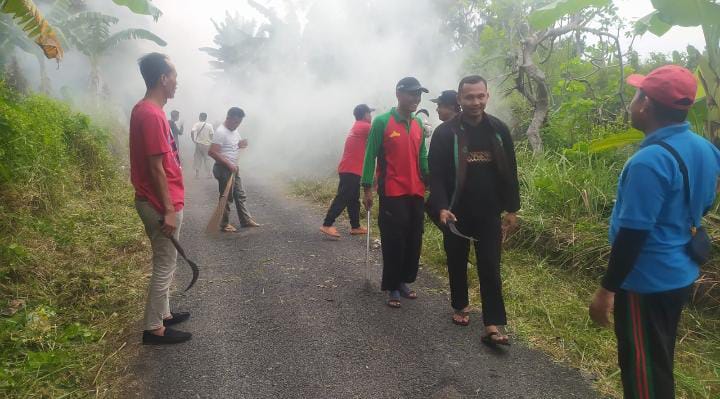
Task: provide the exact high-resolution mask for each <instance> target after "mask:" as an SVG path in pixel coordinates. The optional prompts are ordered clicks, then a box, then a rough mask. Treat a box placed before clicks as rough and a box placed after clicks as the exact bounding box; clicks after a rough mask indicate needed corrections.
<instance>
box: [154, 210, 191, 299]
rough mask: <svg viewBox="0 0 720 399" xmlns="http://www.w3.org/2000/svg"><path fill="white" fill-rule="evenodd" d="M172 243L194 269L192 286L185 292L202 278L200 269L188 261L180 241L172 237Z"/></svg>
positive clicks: (189, 286)
mask: <svg viewBox="0 0 720 399" xmlns="http://www.w3.org/2000/svg"><path fill="white" fill-rule="evenodd" d="M162 223H163V221H162V220H161V221H160V224H162ZM169 238H170V241H172V243H173V245H174V246H175V249H176V250H177V251H178V253H179V254H180V256H182V258H183V259H185V262H187V264H188V265H189V266H190V269H192V280H190V284H189V285H188V286H187V288H185V292H187V290H189V289H190V288H192V286H193V285H195V282H196V281H197V279H198V277H199V276H200V269H199V268H198V265H197V263H195V262H193V261H191V260H190V259H188V257H187V255H185V250H183V247H182V246H180V243H179V242H178V240H176V239H175V237H174V236H170V237H169Z"/></svg>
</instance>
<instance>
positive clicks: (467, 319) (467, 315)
mask: <svg viewBox="0 0 720 399" xmlns="http://www.w3.org/2000/svg"><path fill="white" fill-rule="evenodd" d="M455 316H460V317H462V319H461V320H458V319H457V318H455ZM452 322H453V323H454V324H456V325H458V326H462V327H467V326H468V324H470V313H469V312H463V311H457V310H456V311H455V312H454V313H453V318H452Z"/></svg>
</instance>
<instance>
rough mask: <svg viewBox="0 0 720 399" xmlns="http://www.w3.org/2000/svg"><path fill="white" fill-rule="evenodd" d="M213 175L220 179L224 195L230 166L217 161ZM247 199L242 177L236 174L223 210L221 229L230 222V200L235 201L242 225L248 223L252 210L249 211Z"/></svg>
mask: <svg viewBox="0 0 720 399" xmlns="http://www.w3.org/2000/svg"><path fill="white" fill-rule="evenodd" d="M213 175H214V176H215V178H216V179H217V181H218V189H219V191H220V195H223V193H224V192H225V186H226V185H227V182H228V180H230V176H231V175H232V172H231V171H230V170H229V169H228V168H226V167H225V165H221V164H219V163H215V166H213ZM246 200H247V196H246V195H245V188H244V187H243V184H242V179H241V178H240V176H238V175H237V174H236V175H235V180H234V182H233V185H232V188H231V189H230V194H229V195H228V200H227V202H226V203H225V211H224V212H223V217H222V220H221V221H220V228H221V229H222V228H224V227H225V226H227V225H228V223H229V219H230V218H229V216H230V202H234V203H235V208H236V209H237V214H238V220H239V221H240V225H241V226H244V225H246V224H247V223H248V222H249V221H250V220H252V216H251V215H250V211H248V209H247V206H245V201H246Z"/></svg>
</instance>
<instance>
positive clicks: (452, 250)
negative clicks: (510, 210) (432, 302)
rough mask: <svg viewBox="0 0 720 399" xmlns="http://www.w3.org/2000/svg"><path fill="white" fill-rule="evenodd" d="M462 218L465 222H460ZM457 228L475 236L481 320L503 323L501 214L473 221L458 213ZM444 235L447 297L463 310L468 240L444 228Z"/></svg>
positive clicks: (466, 296) (466, 286)
mask: <svg viewBox="0 0 720 399" xmlns="http://www.w3.org/2000/svg"><path fill="white" fill-rule="evenodd" d="M464 220H465V221H467V223H463V221H464ZM457 227H458V230H460V232H462V233H463V234H465V235H469V236H471V237H474V238H477V239H478V241H476V242H475V259H476V262H475V263H476V265H477V273H478V278H479V280H480V297H481V300H482V315H483V323H484V324H485V325H486V326H489V325H496V326H504V325H505V324H507V317H506V315H505V301H504V300H503V296H502V281H501V279H500V253H501V251H502V231H501V222H500V215H497V216H489V217H487V218H485V219H479V220H473V221H469V220H468V219H464V218H463V217H462V216H461V215H458V224H457ZM443 234H444V239H443V244H444V246H445V254H446V256H447V265H448V277H449V279H450V300H451V304H452V307H453V309H456V310H462V309H464V308H465V307H466V306H468V281H467V280H468V279H467V264H468V255H469V252H470V241H468V240H467V239H464V238H462V237H458V236H456V235H455V234H452V233H450V231H449V230H447V229H443Z"/></svg>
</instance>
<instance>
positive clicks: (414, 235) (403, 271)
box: [378, 196, 425, 291]
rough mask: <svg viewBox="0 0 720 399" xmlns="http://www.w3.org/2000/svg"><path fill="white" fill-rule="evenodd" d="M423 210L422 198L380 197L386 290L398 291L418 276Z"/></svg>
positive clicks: (383, 285) (383, 276) (383, 274)
mask: <svg viewBox="0 0 720 399" xmlns="http://www.w3.org/2000/svg"><path fill="white" fill-rule="evenodd" d="M424 211H425V210H424V204H423V198H422V197H416V196H403V197H385V196H380V208H379V216H378V227H379V228H380V240H381V242H382V256H383V271H382V284H381V285H380V286H381V288H382V289H383V290H385V291H394V290H398V289H400V284H401V283H412V282H414V281H415V279H416V278H417V272H418V262H419V261H420V249H421V248H422V235H423V222H424V221H425V214H424Z"/></svg>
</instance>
